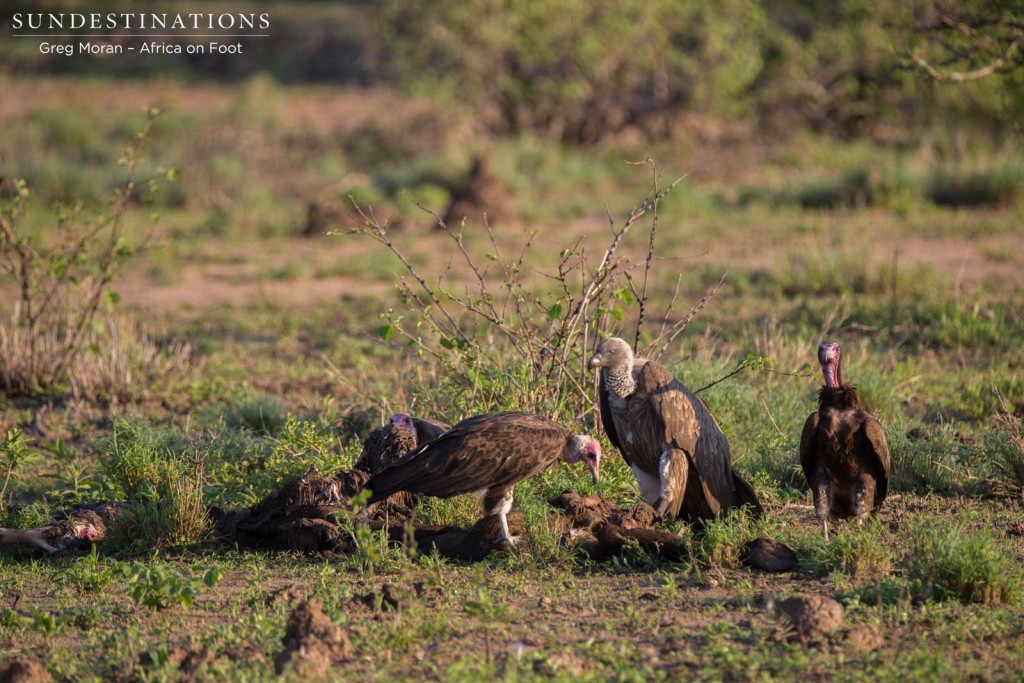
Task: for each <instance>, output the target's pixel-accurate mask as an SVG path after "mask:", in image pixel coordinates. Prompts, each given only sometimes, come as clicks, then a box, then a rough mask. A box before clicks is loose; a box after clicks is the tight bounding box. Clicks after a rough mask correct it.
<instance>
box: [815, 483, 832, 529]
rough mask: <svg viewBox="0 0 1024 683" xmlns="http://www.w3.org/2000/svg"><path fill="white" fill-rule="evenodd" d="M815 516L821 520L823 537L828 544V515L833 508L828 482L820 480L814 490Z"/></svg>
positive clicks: (830, 488)
mask: <svg viewBox="0 0 1024 683" xmlns="http://www.w3.org/2000/svg"><path fill="white" fill-rule="evenodd" d="M812 491H813V492H814V514H815V515H817V517H818V519H819V520H821V535H822V537H823V538H824V539H825V542H826V543H828V513H829V510H830V509H831V507H832V487H830V486H829V485H828V482H827V481H822V480H821V479H819V480H818V481H816V482H815V484H814V488H813V489H812Z"/></svg>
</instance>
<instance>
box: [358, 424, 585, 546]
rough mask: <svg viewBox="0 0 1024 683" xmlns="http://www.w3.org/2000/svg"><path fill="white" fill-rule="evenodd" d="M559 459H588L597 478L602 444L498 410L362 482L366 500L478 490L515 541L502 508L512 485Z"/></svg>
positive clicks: (509, 501) (506, 534) (504, 531)
mask: <svg viewBox="0 0 1024 683" xmlns="http://www.w3.org/2000/svg"><path fill="white" fill-rule="evenodd" d="M559 459H561V460H563V461H564V462H566V463H569V464H572V463H577V462H580V461H581V460H582V461H583V462H584V463H586V465H587V467H589V468H590V470H591V472H592V473H593V476H594V481H595V482H596V481H597V478H598V472H599V467H600V461H601V446H600V444H598V442H597V440H596V439H593V438H591V437H589V436H587V435H585V434H578V435H575V436H574V435H571V434H569V433H568V432H567V431H565V430H564V429H563V428H562V427H561V426H560V425H559V424H558V423H557V422H554V421H553V420H549V419H548V418H546V417H541V416H540V415H534V414H532V413H517V412H502V413H487V414H485V415H477V416H475V417H470V418H467V419H465V420H463V421H462V422H460V423H458V424H457V425H455V426H454V427H452V428H451V429H449V430H448V431H446V432H445V433H444V434H442V435H440V436H439V437H438V438H437V439H435V440H433V441H431V442H429V443H426V444H424V445H422V446H420V447H419V448H417V449H416V450H414V451H413V452H411V453H409V454H408V455H406V456H405V457H402V458H400V459H399V460H398V461H397V462H395V463H394V465H392V466H391V467H388V468H387V469H384V470H382V471H380V472H379V473H377V474H376V475H375V476H374V477H373V478H371V479H370V481H369V482H367V484H366V487H367V488H369V489H370V490H371V491H372V492H373V494H372V495H371V497H370V500H369V502H370V503H373V502H375V501H378V500H382V499H384V498H387V497H388V496H390V495H391V494H392V493H394V492H396V491H409V492H411V493H419V494H423V495H427V496H435V497H438V498H450V497H452V496H459V495H462V494H465V493H482V494H483V510H484V515H493V514H497V515H498V516H499V518H500V521H501V530H502V539H503V540H505V541H508V542H509V543H513V542H514V539H512V538H511V536H510V535H509V532H508V520H507V519H506V514H507V513H508V511H509V510H510V509H511V508H512V487H513V486H515V484H516V483H517V482H520V481H522V480H523V479H526V478H528V477H532V476H533V475H535V474H538V473H540V472H543V471H544V470H546V469H548V468H549V467H551V466H552V465H554V464H555V462H556V461H558V460H559Z"/></svg>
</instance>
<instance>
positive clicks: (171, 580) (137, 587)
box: [118, 561, 221, 610]
mask: <svg viewBox="0 0 1024 683" xmlns="http://www.w3.org/2000/svg"><path fill="white" fill-rule="evenodd" d="M118 569H119V571H120V573H121V575H122V576H123V577H124V578H125V579H126V580H127V581H128V585H129V587H130V588H131V596H132V600H134V601H135V602H136V604H139V605H142V606H143V607H149V608H151V609H154V610H162V609H167V608H168V607H171V606H173V605H174V604H175V603H177V604H179V605H181V606H183V607H191V606H192V602H193V601H194V600H195V598H196V596H198V595H199V594H200V593H201V592H202V590H203V588H202V587H203V585H205V586H207V587H210V588H213V587H214V586H216V585H217V583H218V582H219V581H220V579H221V572H220V569H218V568H211V569H208V570H206V572H205V573H204V574H203V578H202V582H200V581H197V580H196V579H195V578H193V577H191V576H185V575H183V574H180V573H178V572H176V571H174V570H173V569H172V568H171V567H170V566H169V565H167V564H166V563H163V562H156V561H153V562H135V563H131V564H126V563H122V564H120V565H119V567H118Z"/></svg>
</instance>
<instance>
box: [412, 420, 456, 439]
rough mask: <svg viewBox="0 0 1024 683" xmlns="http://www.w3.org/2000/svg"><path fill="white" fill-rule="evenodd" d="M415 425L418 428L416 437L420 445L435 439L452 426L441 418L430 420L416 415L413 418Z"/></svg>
mask: <svg viewBox="0 0 1024 683" xmlns="http://www.w3.org/2000/svg"><path fill="white" fill-rule="evenodd" d="M412 424H413V427H415V428H416V439H417V441H418V442H419V444H420V445H422V444H425V443H427V442H428V441H433V440H434V439H436V438H437V437H439V436H441V435H442V434H444V433H445V432H447V431H448V430H449V429H451V428H452V426H451V425H450V424H448V423H446V422H441V421H440V420H428V419H426V418H420V417H414V418H412Z"/></svg>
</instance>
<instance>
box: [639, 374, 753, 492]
mask: <svg viewBox="0 0 1024 683" xmlns="http://www.w3.org/2000/svg"><path fill="white" fill-rule="evenodd" d="M639 384H641V385H642V386H643V390H644V391H645V392H646V393H647V395H648V397H649V400H650V402H651V408H652V410H653V411H654V412H655V413H657V414H658V415H659V416H660V418H661V420H662V422H663V423H664V425H665V441H666V443H668V444H670V445H671V446H673V447H674V448H678V449H680V450H682V451H685V452H686V453H687V455H689V456H690V458H691V459H692V460H693V466H694V469H695V470H696V471H697V474H698V475H699V476H700V478H701V484H702V485H703V488H704V492H705V495H709V501H710V500H711V498H712V497H713V498H714V499H717V500H718V502H719V503H720V504H722V505H724V506H726V507H728V506H729V505H731V500H732V497H733V496H732V493H731V492H732V489H733V481H732V465H731V462H730V455H729V442H728V441H727V440H726V438H725V434H723V433H722V429H721V428H720V427H719V426H718V423H717V422H715V417H714V415H712V414H711V411H710V410H708V407H707V406H706V405H705V404H704V402H703V401H701V400H700V398H699V397H698V396H697V395H696V394H693V393H692V392H690V390H689V389H687V388H686V387H685V386H683V384H682V383H681V382H679V381H678V380H676V379H675V378H674V377H673V376H672V373H671V372H669V371H668V369H667V368H665V367H664V366H662V365H659V364H658V363H647V364H646V365H645V366H644V367H643V368H642V369H641V370H640V373H639Z"/></svg>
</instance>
